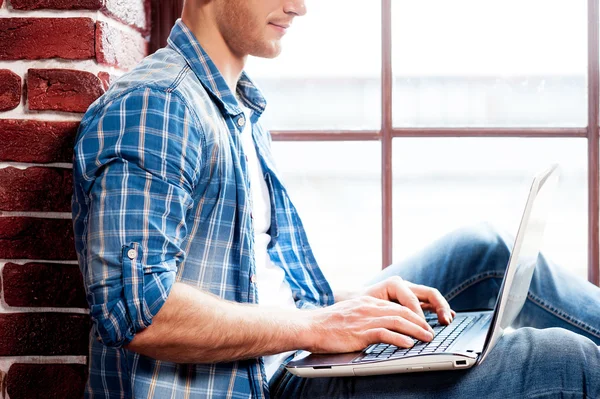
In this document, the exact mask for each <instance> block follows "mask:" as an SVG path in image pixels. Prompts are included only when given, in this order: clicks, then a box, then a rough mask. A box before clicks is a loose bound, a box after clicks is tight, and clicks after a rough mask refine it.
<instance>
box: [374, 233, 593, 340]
mask: <svg viewBox="0 0 600 399" xmlns="http://www.w3.org/2000/svg"><path fill="white" fill-rule="evenodd" d="M513 241H514V240H513V239H512V238H511V237H508V236H507V235H505V234H500V233H498V232H496V231H495V230H494V229H492V228H491V227H490V226H489V225H488V224H479V225H477V226H475V227H469V228H463V229H460V230H457V231H455V232H454V233H451V234H448V235H447V236H445V237H443V238H441V239H440V240H438V241H436V242H435V243H433V244H432V245H431V246H429V247H428V248H426V249H425V250H423V251H420V252H419V253H418V254H417V255H415V256H413V257H411V258H409V259H407V260H405V261H403V262H401V263H398V264H395V265H392V266H390V267H388V268H386V269H385V270H383V271H382V272H381V273H379V274H378V275H377V276H376V278H375V280H374V281H372V282H371V283H374V282H377V281H380V280H383V279H385V278H387V277H391V276H395V275H398V276H400V277H402V278H403V279H405V280H407V281H411V282H414V283H417V284H423V285H427V286H430V287H434V288H437V289H438V290H439V291H440V292H441V293H442V295H444V296H445V297H446V299H447V300H448V301H449V303H450V306H451V307H452V308H453V309H454V310H457V311H460V310H469V309H491V308H493V307H494V304H495V303H496V298H497V296H498V292H499V290H500V284H501V282H502V278H503V276H504V271H505V269H506V266H507V264H508V258H509V256H510V251H511V249H512V245H513ZM526 326H530V327H536V328H547V327H562V328H566V329H568V330H571V331H574V332H576V333H578V334H581V335H584V336H586V337H588V338H590V339H591V340H593V341H594V342H595V343H596V345H600V288H598V287H596V286H594V285H593V284H590V283H589V282H587V281H585V280H584V279H581V278H579V277H576V276H573V275H572V274H571V273H569V272H568V271H567V270H564V269H563V268H561V267H558V266H557V265H556V264H554V263H552V262H550V261H548V260H547V259H546V258H545V257H544V256H540V257H539V261H538V264H537V266H536V269H535V272H534V275H533V279H532V282H531V286H530V289H529V294H528V298H527V301H526V302H525V305H524V306H523V309H522V311H521V313H520V314H519V316H518V317H517V319H516V320H515V322H514V327H515V328H518V327H526Z"/></svg>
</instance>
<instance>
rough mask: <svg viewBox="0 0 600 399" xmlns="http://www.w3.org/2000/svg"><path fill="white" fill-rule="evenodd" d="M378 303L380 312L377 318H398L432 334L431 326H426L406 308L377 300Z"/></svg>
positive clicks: (421, 319)
mask: <svg viewBox="0 0 600 399" xmlns="http://www.w3.org/2000/svg"><path fill="white" fill-rule="evenodd" d="M378 301H381V303H380V309H381V312H382V313H380V314H379V317H387V316H395V317H397V316H400V317H402V318H404V319H406V320H408V321H410V322H411V323H414V324H416V325H417V326H419V327H421V328H423V329H424V330H426V331H430V332H433V329H432V328H431V326H430V325H429V324H427V321H425V318H423V317H421V316H419V315H417V314H416V313H415V312H413V311H412V310H411V309H409V308H408V307H406V306H404V305H400V304H398V303H395V302H389V301H383V300H378Z"/></svg>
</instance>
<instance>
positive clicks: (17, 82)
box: [0, 69, 21, 111]
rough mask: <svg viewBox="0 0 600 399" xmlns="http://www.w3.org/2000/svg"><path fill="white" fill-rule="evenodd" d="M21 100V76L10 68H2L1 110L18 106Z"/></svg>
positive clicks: (0, 81)
mask: <svg viewBox="0 0 600 399" xmlns="http://www.w3.org/2000/svg"><path fill="white" fill-rule="evenodd" d="M20 102H21V77H20V76H19V75H17V74H16V73H14V72H12V71H11V70H8V69H0V111H8V110H11V109H14V108H16V107H17V106H18V105H19V103H20Z"/></svg>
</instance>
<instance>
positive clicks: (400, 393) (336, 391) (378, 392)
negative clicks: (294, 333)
mask: <svg viewBox="0 0 600 399" xmlns="http://www.w3.org/2000/svg"><path fill="white" fill-rule="evenodd" d="M271 396H272V397H273V398H331V399H335V398H381V399H385V398H400V399H404V398H407V399H408V398H410V399H421V398H423V399H425V398H428V399H435V398H448V399H452V398H502V399H505V398H554V397H561V398H565V397H567V398H584V397H588V398H600V349H599V348H598V347H597V346H596V345H595V344H594V343H593V342H592V341H591V340H589V339H587V338H585V337H582V336H580V335H578V334H575V333H573V332H571V331H567V330H565V329H560V328H550V329H545V330H537V329H533V328H521V329H518V330H516V331H514V332H513V333H511V334H508V335H506V336H504V337H503V338H502V339H501V340H500V341H499V342H498V344H497V345H496V347H494V350H493V351H491V352H490V355H489V357H488V358H486V360H485V361H484V362H483V363H482V364H480V365H478V366H475V367H473V368H471V369H469V370H456V371H444V372H426V373H411V374H391V375H381V376H371V377H344V378H300V377H296V376H293V375H292V374H290V373H287V372H286V374H284V375H283V377H282V378H280V379H279V381H275V382H273V384H272V386H271Z"/></svg>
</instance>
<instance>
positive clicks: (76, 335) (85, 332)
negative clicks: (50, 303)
mask: <svg viewBox="0 0 600 399" xmlns="http://www.w3.org/2000/svg"><path fill="white" fill-rule="evenodd" d="M90 328H91V322H90V318H89V316H88V315H83V314H82V315H79V314H70V313H57V312H47V313H38V312H33V313H3V314H0V356H34V355H37V356H69V355H70V356H83V355H87V351H88V337H89V331H90Z"/></svg>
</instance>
